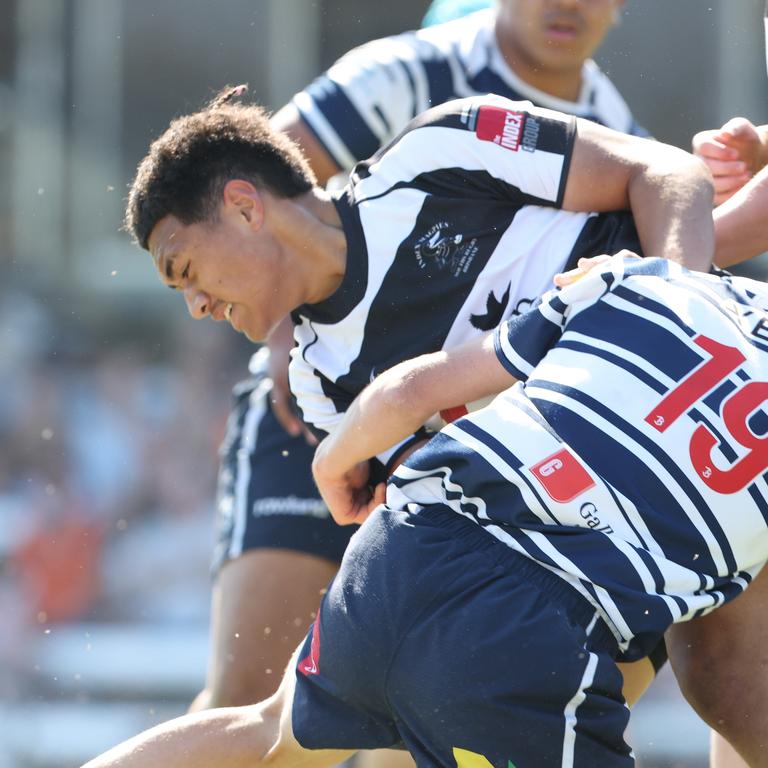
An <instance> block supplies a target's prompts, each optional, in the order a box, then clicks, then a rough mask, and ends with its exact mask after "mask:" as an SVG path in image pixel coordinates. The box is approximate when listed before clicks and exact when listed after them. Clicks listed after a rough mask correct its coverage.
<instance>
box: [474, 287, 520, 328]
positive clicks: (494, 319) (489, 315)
mask: <svg viewBox="0 0 768 768" xmlns="http://www.w3.org/2000/svg"><path fill="white" fill-rule="evenodd" d="M511 288H512V283H509V285H507V290H506V291H505V292H504V295H503V296H502V297H501V299H497V298H496V294H495V293H494V292H493V291H491V292H490V293H489V294H488V298H487V299H486V300H485V314H484V315H470V316H469V322H470V323H472V325H473V327H475V328H477V329H478V330H479V331H491V330H493V329H494V328H495V327H496V326H497V325H498V324H499V323H500V322H501V318H502V317H503V316H504V309H505V307H506V306H507V302H508V301H509V292H510V290H511Z"/></svg>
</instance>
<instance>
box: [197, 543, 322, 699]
mask: <svg viewBox="0 0 768 768" xmlns="http://www.w3.org/2000/svg"><path fill="white" fill-rule="evenodd" d="M336 569H337V565H336V563H333V562H331V561H329V560H326V559H325V558H320V557H315V556H313V555H309V554H306V553H304V552H292V551H290V550H282V549H254V550H250V551H248V552H246V553H245V554H243V555H241V556H240V557H238V558H236V559H235V560H231V561H230V562H228V563H227V564H226V565H225V566H224V567H223V568H222V570H221V572H220V573H219V574H218V578H217V580H216V583H215V585H214V589H213V599H212V603H211V640H210V652H209V664H208V675H207V679H206V687H205V689H204V690H203V691H202V692H201V693H200V695H199V696H198V697H197V698H196V699H195V702H194V704H193V705H192V707H191V710H192V711H196V710H200V709H207V708H209V707H231V706H240V705H242V704H250V703H253V702H255V701H262V700H264V699H266V698H267V697H268V696H270V695H271V694H272V693H273V692H274V690H275V688H276V686H277V685H278V683H279V682H280V675H281V674H282V672H283V670H284V669H285V666H286V664H287V661H288V658H289V657H290V654H291V651H292V650H293V649H294V648H296V646H297V645H298V644H299V642H301V639H302V638H303V637H304V635H306V632H307V627H308V626H309V625H310V624H311V623H312V621H313V619H314V616H315V612H316V611H317V606H318V605H319V604H320V598H321V596H322V592H323V591H324V590H325V588H326V586H327V585H328V582H329V581H330V580H331V579H332V578H333V575H334V573H335V572H336Z"/></svg>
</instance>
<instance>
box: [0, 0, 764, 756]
mask: <svg viewBox="0 0 768 768" xmlns="http://www.w3.org/2000/svg"><path fill="white" fill-rule="evenodd" d="M763 5H764V4H763V2H762V0H738V2H733V0H675V2H673V3H670V2H669V0H627V4H626V7H625V9H624V10H623V12H622V23H621V24H620V25H619V27H618V28H617V29H615V30H613V31H612V32H611V33H610V35H609V37H608V39H607V42H606V44H605V45H604V46H603V48H602V49H601V50H600V52H599V55H598V56H597V61H598V63H599V64H600V65H601V66H602V68H603V69H604V70H606V71H607V73H608V74H609V75H610V76H611V77H612V79H613V80H614V82H615V83H616V84H617V85H618V86H619V87H620V89H621V91H622V93H623V94H624V95H625V96H626V97H627V100H628V101H629V103H630V106H631V107H632V109H633V111H634V113H635V115H636V116H637V117H638V119H639V121H640V122H641V123H642V124H643V125H645V126H646V127H648V128H649V129H650V131H651V132H652V134H653V135H654V136H655V137H657V138H659V139H661V140H664V141H668V142H670V143H673V144H677V145H678V146H682V147H685V148H689V146H690V138H691V136H692V135H693V134H694V133H695V132H696V131H698V130H701V129H703V128H712V127H716V126H719V125H721V124H722V123H723V122H725V120H727V119H728V118H730V117H731V116H733V115H736V114H742V115H744V116H746V117H749V118H750V119H751V120H752V121H753V122H754V123H756V124H763V123H766V122H768V80H767V79H766V77H765V65H764V53H763V29H762V25H761V21H760V20H761V18H762V14H763ZM427 6H428V2H427V0H417V1H414V0H388V2H387V3H386V4H384V5H383V4H381V3H376V2H373V0H219V1H218V2H216V3H211V2H205V1H204V0H130V2H129V1H128V0H0V18H2V20H3V23H2V24H0V178H2V179H3V181H4V183H2V184H1V185H0V616H1V617H2V620H0V768H6V767H8V768H10V766H14V768H24V767H25V766H68V765H75V764H77V763H78V762H79V761H80V760H82V759H84V758H86V757H88V756H89V755H92V754H94V753H95V752H96V751H98V750H100V749H102V748H104V747H106V746H108V745H109V744H111V743H113V742H114V741H116V740H118V739H120V738H123V737H124V736H127V735H130V733H132V732H134V731H136V730H138V729H139V728H140V727H144V726H146V725H147V724H149V723H151V722H154V721H156V720H158V719H162V717H164V716H167V715H168V714H174V713H179V712H181V711H183V709H184V708H185V706H186V703H187V702H188V700H189V698H190V697H191V695H192V694H193V693H194V691H195V690H196V689H198V688H199V686H200V684H201V682H202V678H203V675H204V671H205V633H206V624H207V611H208V600H209V588H208V579H209V576H208V567H209V565H208V561H209V557H210V552H211V545H212V535H213V526H212V520H213V512H214V493H215V484H216V469H217V456H216V451H217V447H218V443H219V441H220V440H221V438H222V436H223V432H224V424H225V419H226V415H227V412H228V407H229V391H230V388H231V386H232V384H234V383H235V381H237V379H238V378H239V377H240V376H241V375H242V374H243V372H244V361H245V360H246V359H247V354H248V351H249V349H248V345H247V343H246V342H245V341H244V340H242V339H239V338H237V337H236V336H235V334H233V333H232V332H231V330H230V329H229V328H228V327H227V328H225V327H219V326H215V325H213V324H207V323H195V324H192V323H190V322H189V321H188V320H187V318H186V316H185V313H184V312H183V311H182V306H181V301H180V299H179V298H178V297H176V296H173V295H171V294H170V293H169V292H168V291H164V290H161V289H160V288H159V286H158V284H157V282H156V278H155V277H154V274H153V270H152V268H151V264H150V262H149V257H148V256H147V255H146V254H145V253H143V252H141V251H140V250H139V249H137V248H136V247H134V246H132V245H131V243H130V242H129V239H128V237H127V236H126V235H125V234H124V233H123V232H121V231H120V223H121V215H122V207H123V202H124V201H123V198H124V193H125V190H126V185H127V183H128V182H129V180H130V178H131V176H132V173H133V170H134V168H135V166H136V163H137V162H138V160H139V159H140V157H141V156H142V155H143V153H144V151H145V149H146V146H147V144H148V142H149V140H150V139H151V138H152V137H153V136H155V135H156V134H157V133H159V132H160V131H161V130H162V129H163V128H164V127H165V126H166V125H167V123H168V121H169V119H170V118H171V117H172V116H173V115H175V114H179V113H182V112H186V111H189V110H192V109H195V108H197V107H198V106H200V105H201V104H202V103H203V102H204V101H206V100H207V99H208V98H209V97H210V96H211V95H212V94H213V93H214V92H215V91H217V90H218V89H219V87H220V86H222V85H224V84H225V83H239V82H248V83H250V87H251V91H252V92H253V93H254V94H255V96H256V98H257V99H258V100H259V101H261V102H262V103H264V104H266V105H267V106H268V107H270V108H273V109H276V108H278V107H279V106H281V105H282V104H283V103H285V102H286V101H287V100H288V99H289V98H290V96H291V95H292V94H293V93H294V92H295V91H296V90H299V89H300V88H302V87H303V86H304V85H306V83H308V82H309V81H310V80H311V79H312V78H313V77H314V76H315V75H316V74H318V73H319V72H320V71H322V70H323V69H324V68H326V67H327V66H328V65H330V64H331V63H332V62H333V61H334V60H335V59H336V58H338V56H340V55H341V54H342V53H344V52H345V51H347V50H349V49H350V48H352V47H353V46H354V45H357V44H359V43H361V42H364V41H366V40H369V39H372V38H375V37H381V36H384V35H387V34H394V33H396V32H399V31H402V30H405V29H411V28H415V27H418V26H419V25H420V23H421V20H422V18H423V15H424V13H425V11H426V9H427ZM749 269H750V270H752V271H753V272H754V273H755V274H757V275H758V276H764V275H765V270H764V267H763V266H762V263H761V261H760V260H757V261H756V262H754V263H752V264H750V265H749ZM150 627H151V628H152V633H149V632H144V631H143V630H144V629H147V628H150ZM164 632H165V634H163V633H164ZM150 638H151V639H150ZM102 651H103V654H102ZM660 689H661V690H662V691H663V693H662V694H660V695H659V696H658V697H657V699H656V704H655V705H654V706H655V707H656V709H655V712H656V713H657V714H658V713H667V711H668V710H666V709H664V706H666V705H665V703H664V701H665V700H662V699H663V697H664V696H667V695H669V696H674V691H673V690H672V689H671V687H670V685H669V684H667V685H666V688H665V684H664V683H663V681H662V683H661V685H660ZM648 706H649V707H650V705H648ZM674 706H676V707H678V710H679V711H682V710H681V709H680V708H684V707H685V705H684V704H682V703H680V702H679V700H678V701H677V703H676V704H675V705H674ZM676 711H677V710H676ZM96 713H98V715H97V714H96ZM120 713H122V714H120ZM666 716H667V715H666V714H664V717H666ZM679 717H681V718H683V719H682V720H681V721H680V722H685V723H690V722H691V720H690V718H691V717H692V716H691V715H689V714H679ZM640 727H641V726H640ZM109 728H113V730H109ZM694 731H695V733H694V736H693V737H692V738H694V739H702V738H703V740H704V741H703V743H702V744H701V745H700V746H699V747H697V746H696V745H694V746H693V747H689V748H688V751H687V752H686V751H685V749H683V750H682V751H681V752H680V753H679V754H677V753H674V750H672V751H671V752H670V751H669V750H668V751H667V752H666V753H664V752H663V749H661V742H662V741H663V740H664V734H659V735H658V736H657V743H656V744H655V745H654V744H653V743H651V744H638V745H637V746H638V753H639V755H640V757H641V760H645V762H644V763H643V764H644V765H646V766H651V765H689V764H690V765H695V764H699V765H701V764H703V763H702V762H701V759H702V758H701V755H702V754H704V752H702V751H701V750H705V749H706V731H705V730H696V728H695V726H694ZM702 734H703V736H702ZM681 739H682V741H685V738H684V737H683V736H678V738H677V741H678V742H679V741H680V740H681ZM697 743H699V742H697ZM697 749H699V751H698V752H697V751H696V750H697ZM673 753H674V754H673ZM644 754H645V755H647V756H646V757H643V755H644ZM665 755H666V756H665ZM654 760H657V761H658V760H662V762H654ZM663 760H666V761H667V762H663ZM690 760H694V762H686V761H690ZM696 760H698V762H695V761H696ZM675 761H677V762H675Z"/></svg>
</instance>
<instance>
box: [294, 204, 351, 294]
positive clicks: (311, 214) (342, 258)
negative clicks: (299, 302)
mask: <svg viewBox="0 0 768 768" xmlns="http://www.w3.org/2000/svg"><path fill="white" fill-rule="evenodd" d="M281 229H282V232H281V238H280V239H281V241H282V242H283V244H284V246H285V247H286V248H287V249H288V250H289V251H292V252H293V254H294V263H295V264H296V266H297V271H298V272H299V274H297V275H296V277H297V278H298V279H300V280H303V281H304V283H305V286H306V289H305V295H304V302H305V303H307V304H316V303H317V302H320V301H323V300H324V299H327V298H328V297H329V296H330V295H331V294H333V293H334V292H335V291H336V290H337V289H338V287H339V286H340V285H341V282H342V280H343V279H344V272H345V270H346V266H347V238H346V235H345V234H344V229H343V227H342V224H341V219H340V218H339V214H338V213H337V211H336V206H335V205H334V204H333V202H332V201H331V199H330V197H329V196H328V195H327V194H326V193H325V192H324V190H320V189H315V190H313V191H311V192H308V193H306V194H305V195H301V196H299V197H297V198H294V199H293V200H292V205H291V206H290V207H289V208H288V209H287V210H286V212H285V216H284V217H283V221H282V222H281Z"/></svg>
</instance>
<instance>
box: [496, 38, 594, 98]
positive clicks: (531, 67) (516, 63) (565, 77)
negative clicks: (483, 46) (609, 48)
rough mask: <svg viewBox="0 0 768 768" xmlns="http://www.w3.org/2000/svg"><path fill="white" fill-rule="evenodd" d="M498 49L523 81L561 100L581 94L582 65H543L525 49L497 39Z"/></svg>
mask: <svg viewBox="0 0 768 768" xmlns="http://www.w3.org/2000/svg"><path fill="white" fill-rule="evenodd" d="M498 43H499V50H500V51H501V55H502V56H503V57H504V60H505V61H506V63H507V66H509V68H510V69H511V70H512V71H513V72H514V73H515V74H516V75H517V76H518V77H519V78H520V79H521V80H523V81H524V82H526V83H527V84H528V85H530V86H532V87H533V88H536V89H537V90H539V91H543V92H544V93H548V94H549V95H550V96H554V97H555V98H557V99H562V100H563V101H571V102H577V101H578V100H579V97H580V96H581V88H582V83H583V80H582V66H579V67H577V68H573V67H563V68H560V69H557V68H555V67H551V66H550V67H546V66H543V65H542V64H541V63H540V62H538V61H535V60H534V59H532V58H531V57H530V56H528V55H526V53H525V51H523V50H520V49H519V48H516V47H513V46H511V45H509V44H508V43H505V42H504V41H502V40H501V39H498Z"/></svg>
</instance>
